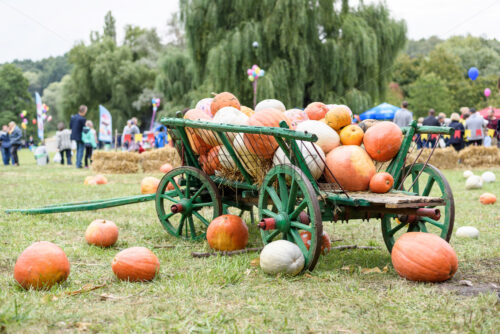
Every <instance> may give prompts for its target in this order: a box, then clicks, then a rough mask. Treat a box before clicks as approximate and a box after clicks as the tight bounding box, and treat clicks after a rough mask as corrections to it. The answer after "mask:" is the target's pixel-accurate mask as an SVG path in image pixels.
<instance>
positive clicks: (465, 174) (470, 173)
mask: <svg viewBox="0 0 500 334" xmlns="http://www.w3.org/2000/svg"><path fill="white" fill-rule="evenodd" d="M472 175H474V173H472V171H470V170H466V171H465V172H464V178H465V179H468V178H469V177H471V176H472Z"/></svg>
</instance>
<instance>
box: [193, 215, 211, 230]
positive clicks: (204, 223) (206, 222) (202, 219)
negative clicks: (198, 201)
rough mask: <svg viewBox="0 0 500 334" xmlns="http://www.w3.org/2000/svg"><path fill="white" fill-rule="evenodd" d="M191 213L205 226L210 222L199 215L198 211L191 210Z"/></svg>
mask: <svg viewBox="0 0 500 334" xmlns="http://www.w3.org/2000/svg"><path fill="white" fill-rule="evenodd" d="M193 215H195V216H196V217H197V218H198V219H199V220H200V221H201V222H202V223H203V225H205V226H206V227H208V225H210V222H209V221H208V220H206V219H205V217H203V216H202V215H200V214H199V213H198V212H196V211H193Z"/></svg>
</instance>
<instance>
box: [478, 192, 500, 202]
mask: <svg viewBox="0 0 500 334" xmlns="http://www.w3.org/2000/svg"><path fill="white" fill-rule="evenodd" d="M496 201H497V197H496V196H495V195H494V194H491V193H484V194H482V195H481V196H479V202H481V204H495V202H496Z"/></svg>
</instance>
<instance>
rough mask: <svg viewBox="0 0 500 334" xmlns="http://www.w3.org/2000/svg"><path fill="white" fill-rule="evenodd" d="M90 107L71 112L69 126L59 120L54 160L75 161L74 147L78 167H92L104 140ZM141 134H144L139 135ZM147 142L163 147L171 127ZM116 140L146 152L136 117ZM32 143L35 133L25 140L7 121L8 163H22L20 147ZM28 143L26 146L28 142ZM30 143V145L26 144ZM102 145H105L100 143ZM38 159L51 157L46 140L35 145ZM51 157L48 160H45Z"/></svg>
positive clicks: (1, 138) (1, 135)
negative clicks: (96, 150) (91, 118)
mask: <svg viewBox="0 0 500 334" xmlns="http://www.w3.org/2000/svg"><path fill="white" fill-rule="evenodd" d="M87 111H88V108H87V106H85V105H81V106H80V108H79V109H78V112H77V113H76V114H75V115H73V116H71V119H70V122H69V127H66V124H65V123H64V122H59V123H58V124H57V131H56V135H55V139H56V145H57V153H56V155H55V157H54V160H53V161H54V162H57V163H59V162H60V163H61V164H62V165H64V164H65V163H66V164H67V165H72V162H73V151H75V152H76V159H75V160H76V161H75V164H76V168H83V167H86V168H88V167H89V166H90V165H91V164H92V153H93V151H94V150H95V149H96V148H97V147H98V145H99V144H101V145H102V144H103V143H102V142H101V143H100V142H99V140H98V138H97V133H96V130H95V129H94V125H93V123H92V121H91V120H87V119H86V114H87ZM137 135H140V136H139V137H137ZM146 141H148V143H147V146H146V148H148V147H156V148H162V147H164V146H166V145H167V144H168V142H169V141H168V136H167V131H166V128H165V127H164V126H160V127H158V128H157V129H156V131H155V132H154V134H153V135H152V138H151V136H148V137H147V140H146ZM116 143H117V145H118V147H121V148H122V150H127V151H135V152H139V153H140V152H143V151H144V150H145V147H144V145H143V139H142V134H141V130H140V129H139V126H138V120H137V118H136V117H133V118H131V119H130V120H128V121H127V124H126V125H125V127H124V128H123V133H122V134H121V136H118V137H117V140H116ZM24 144H26V145H29V147H30V149H31V148H34V141H33V137H32V136H30V139H29V141H25V140H23V133H22V131H21V129H20V128H19V127H18V126H17V125H16V123H15V122H10V123H9V124H8V125H3V126H2V130H1V131H0V146H1V152H2V160H3V163H4V165H10V164H11V161H12V165H16V166H19V157H18V154H17V152H18V150H19V149H20V148H21V147H22V146H23V145H24ZM26 145H25V146H26ZM26 147H28V146H26ZM99 147H101V146H99ZM33 151H34V155H35V159H37V161H38V160H39V156H42V155H43V157H44V158H43V159H45V160H47V159H48V154H47V149H46V147H45V145H44V142H43V141H42V143H41V145H40V146H38V147H37V148H34V149H33ZM46 162H48V161H44V164H45V163H46Z"/></svg>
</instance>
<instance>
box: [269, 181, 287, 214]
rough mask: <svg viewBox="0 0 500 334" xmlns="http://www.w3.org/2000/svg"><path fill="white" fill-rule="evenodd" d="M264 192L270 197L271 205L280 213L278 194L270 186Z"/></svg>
mask: <svg viewBox="0 0 500 334" xmlns="http://www.w3.org/2000/svg"><path fill="white" fill-rule="evenodd" d="M266 191H267V193H268V194H269V196H270V197H271V200H272V201H273V204H274V205H275V206H276V208H277V209H278V211H281V210H282V208H283V207H282V205H281V200H280V198H279V196H278V194H277V193H276V191H275V190H274V189H273V188H272V187H270V186H268V187H267V188H266Z"/></svg>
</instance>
